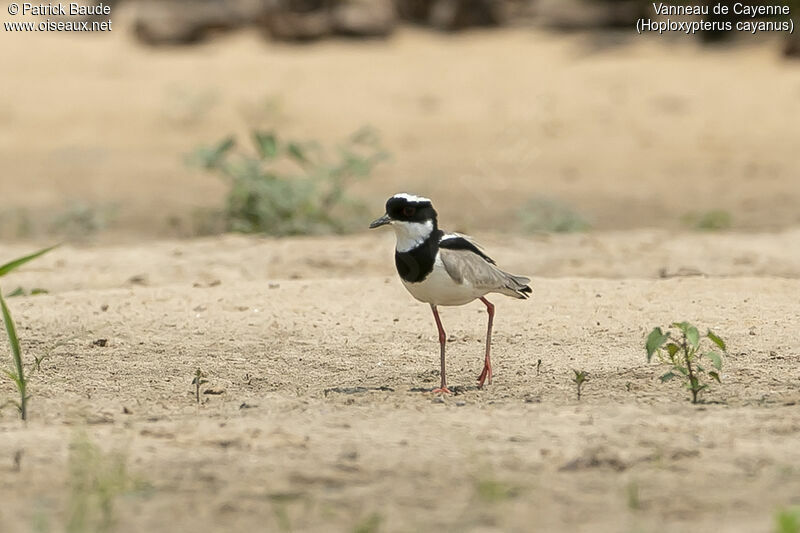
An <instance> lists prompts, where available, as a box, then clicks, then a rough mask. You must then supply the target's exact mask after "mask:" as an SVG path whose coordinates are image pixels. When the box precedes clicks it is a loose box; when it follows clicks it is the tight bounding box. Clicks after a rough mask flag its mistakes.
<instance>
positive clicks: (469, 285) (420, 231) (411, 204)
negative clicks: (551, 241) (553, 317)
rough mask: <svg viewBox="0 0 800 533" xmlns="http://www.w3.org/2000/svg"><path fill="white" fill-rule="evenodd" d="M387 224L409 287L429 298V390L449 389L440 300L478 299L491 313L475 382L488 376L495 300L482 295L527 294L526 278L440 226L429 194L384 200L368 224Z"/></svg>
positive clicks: (446, 302) (400, 270) (463, 301)
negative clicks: (435, 359)
mask: <svg viewBox="0 0 800 533" xmlns="http://www.w3.org/2000/svg"><path fill="white" fill-rule="evenodd" d="M386 224H391V225H392V228H394V232H395V235H396V236H397V246H396V247H395V254H394V262H395V266H397V273H398V274H400V279H401V280H402V281H403V285H405V287H406V289H408V292H410V293H411V295H412V296H413V297H414V298H416V299H417V300H419V301H420V302H425V303H427V304H430V306H431V310H432V311H433V318H434V319H435V320H436V327H437V328H439V346H440V354H441V364H442V370H441V375H442V385H441V387H440V388H438V389H435V390H434V391H433V392H441V393H449V392H450V390H449V389H448V388H447V376H446V373H445V363H444V351H445V343H446V342H447V336H446V335H445V332H444V328H443V327H442V321H441V319H440V318H439V310H438V307H439V306H440V305H445V306H447V305H464V304H467V303H469V302H471V301H473V300H476V299H480V301H482V302H483V303H484V304H485V305H486V311H487V312H488V313H489V325H488V327H487V330H486V355H485V359H484V364H483V371H482V372H481V374H480V376H478V387H483V384H484V383H485V382H487V381H488V382H489V383H490V384H491V382H492V361H491V358H490V352H491V349H492V321H493V320H494V305H492V304H491V303H490V302H489V300H487V299H486V298H485V296H486V295H487V294H489V293H492V292H496V293H500V294H505V295H506V296H511V297H513V298H520V299H522V298H527V297H528V296H529V295H530V294H531V292H532V291H531V288H530V287H529V286H528V283H530V281H531V280H530V279H528V278H525V277H522V276H515V275H513V274H509V273H508V272H504V271H502V270H500V269H499V268H498V267H497V265H496V264H495V262H494V260H493V259H492V258H491V257H489V256H488V255H486V254H485V253H484V252H483V250H482V249H481V248H480V247H479V246H478V245H477V244H476V243H475V241H473V240H472V239H471V238H470V237H468V236H466V235H460V234H458V233H445V232H444V231H442V230H440V229H439V225H438V222H437V219H436V210H435V209H434V208H433V204H432V203H431V201H430V200H429V199H428V198H423V197H421V196H414V195H411V194H405V193H402V194H395V195H394V196H392V197H391V198H389V200H388V201H387V202H386V214H385V215H383V216H382V217H380V218H379V219H377V220H375V221H373V222H372V224H370V225H369V227H370V229H373V228H377V227H380V226H383V225H386Z"/></svg>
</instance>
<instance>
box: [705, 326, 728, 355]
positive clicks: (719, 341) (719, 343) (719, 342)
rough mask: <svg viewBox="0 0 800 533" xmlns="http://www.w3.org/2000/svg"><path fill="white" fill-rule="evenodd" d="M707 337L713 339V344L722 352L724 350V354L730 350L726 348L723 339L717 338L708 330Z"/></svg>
mask: <svg viewBox="0 0 800 533" xmlns="http://www.w3.org/2000/svg"><path fill="white" fill-rule="evenodd" d="M706 336H707V337H708V338H709V339H711V342H713V343H714V344H716V345H717V346H719V349H720V350H722V351H723V352H727V351H728V349H727V348H726V347H725V341H724V340H722V338H721V337H719V336H717V335H716V334H715V333H714V332H713V331H711V330H708V333H706Z"/></svg>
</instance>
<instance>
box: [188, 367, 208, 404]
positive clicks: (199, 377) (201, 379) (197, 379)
mask: <svg viewBox="0 0 800 533" xmlns="http://www.w3.org/2000/svg"><path fill="white" fill-rule="evenodd" d="M205 378H206V374H205V372H203V371H202V370H200V369H199V368H198V369H197V371H196V372H195V373H194V379H193V380H192V385H194V398H195V400H197V403H200V385H205V384H206V383H208V380H207V379H205Z"/></svg>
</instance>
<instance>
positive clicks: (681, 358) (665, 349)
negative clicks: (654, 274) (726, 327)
mask: <svg viewBox="0 0 800 533" xmlns="http://www.w3.org/2000/svg"><path fill="white" fill-rule="evenodd" d="M670 328H672V329H671V330H668V331H666V332H664V331H663V330H662V329H661V328H660V327H657V328H655V329H653V331H651V332H650V335H648V336H647V342H646V343H645V349H646V350H647V362H648V363H649V362H650V361H651V360H652V359H653V357H654V356H655V357H656V359H657V360H658V362H659V363H661V364H662V365H665V366H668V367H669V371H668V372H666V373H665V374H663V375H662V376H661V377H660V378H659V379H660V380H661V382H662V383H666V382H667V381H670V380H672V379H675V378H683V379H684V380H685V381H686V387H687V388H688V389H689V391H690V392H691V393H692V403H697V396H698V394H700V392H702V391H703V390H705V389H707V388H708V384H706V383H703V376H704V375H707V376H708V377H709V378H711V379H713V380H714V381H716V382H717V383H721V381H720V376H719V372H720V371H721V370H722V356H723V354H725V353H727V348H726V345H725V341H724V340H722V338H721V337H719V336H718V335H717V334H715V333H714V332H713V331H711V330H710V329H709V330H708V332H707V333H706V334H705V335H702V336H701V335H700V332H699V330H698V329H697V327H695V326H693V325H692V324H690V323H688V322H674V323H672V324H671V325H670ZM705 339H707V340H708V341H710V342H711V344H712V345H713V346H714V348H712V349H710V350H707V349H706V348H704V345H705V344H707V343H704V342H703V340H705ZM706 361H708V362H709V363H710V364H711V366H712V367H713V369H711V370H707V369H706V367H705V366H704V365H705V364H707V363H706Z"/></svg>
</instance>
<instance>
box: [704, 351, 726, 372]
mask: <svg viewBox="0 0 800 533" xmlns="http://www.w3.org/2000/svg"><path fill="white" fill-rule="evenodd" d="M706 357H708V358H709V359H711V362H712V363H714V368H716V369H717V370H722V356H721V355H720V354H718V353H717V352H708V353H707V354H706Z"/></svg>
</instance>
